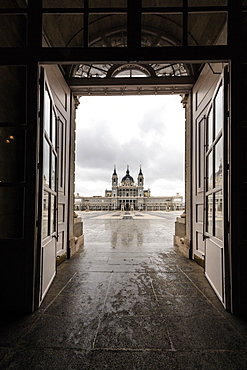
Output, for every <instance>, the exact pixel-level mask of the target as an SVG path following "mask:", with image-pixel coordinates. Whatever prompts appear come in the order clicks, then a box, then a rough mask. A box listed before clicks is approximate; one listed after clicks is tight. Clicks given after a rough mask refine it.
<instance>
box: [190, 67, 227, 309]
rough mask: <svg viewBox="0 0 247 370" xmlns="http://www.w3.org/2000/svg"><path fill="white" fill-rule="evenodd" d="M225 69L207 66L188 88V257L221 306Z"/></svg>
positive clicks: (224, 251)
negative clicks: (190, 102)
mask: <svg viewBox="0 0 247 370" xmlns="http://www.w3.org/2000/svg"><path fill="white" fill-rule="evenodd" d="M226 68H227V67H225V69H224V70H223V71H222V74H221V75H219V74H213V73H212V70H211V71H210V68H209V67H208V66H206V67H205V68H204V71H203V72H202V76H203V78H202V81H200V79H201V78H200V77H199V79H198V81H197V83H196V85H195V87H194V89H193V96H194V105H193V116H194V126H193V159H192V165H193V179H192V196H193V198H192V199H193V215H192V217H193V219H192V225H193V226H192V230H193V232H192V235H193V240H192V245H193V250H192V254H193V258H194V259H197V258H199V259H201V260H202V261H204V266H205V276H206V277H207V279H208V280H209V282H210V284H211V285H212V287H213V289H214V290H215V292H216V294H217V295H218V297H219V299H220V300H221V302H222V304H223V305H224V306H225V307H226V306H227V303H226V302H228V291H227V287H226V285H227V284H225V281H226V277H225V266H226V264H227V263H228V260H227V255H228V254H227V239H228V235H227V232H228V230H226V225H227V220H228V212H227V204H228V198H227V187H228V185H227V167H228V166H227V164H228V162H227V161H228V159H227V157H228V155H227V153H228V150H227V143H228V142H227V127H226V126H227V122H228V119H227V117H228V114H227V111H228V103H227V89H228V85H227V84H228V81H227V80H228V79H227V69H226ZM205 76H207V81H208V84H207V86H208V87H209V90H208V91H205V89H204V91H203V93H204V95H203V94H202V91H201V88H202V87H201V86H202V82H203V81H205ZM204 88H205V86H204ZM199 97H200V101H198V98H199ZM202 210H203V212H202ZM202 216H203V217H202ZM201 263H202V262H201ZM202 264H203V263H202Z"/></svg>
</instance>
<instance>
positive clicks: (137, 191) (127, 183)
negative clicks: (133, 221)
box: [105, 166, 150, 211]
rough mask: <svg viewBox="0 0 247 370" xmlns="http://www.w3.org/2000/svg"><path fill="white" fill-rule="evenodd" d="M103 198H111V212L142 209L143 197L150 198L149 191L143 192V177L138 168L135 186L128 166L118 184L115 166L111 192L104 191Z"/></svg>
mask: <svg viewBox="0 0 247 370" xmlns="http://www.w3.org/2000/svg"><path fill="white" fill-rule="evenodd" d="M105 197H111V204H112V210H117V209H121V210H122V211H129V210H130V211H134V210H139V211H141V210H143V209H144V197H150V190H149V189H148V190H144V177H143V173H142V169H141V166H140V171H139V174H138V177H137V184H135V181H134V179H133V177H132V176H130V171H129V166H127V170H126V175H125V176H124V177H123V178H122V180H121V183H120V184H119V183H118V175H117V171H116V166H114V172H113V175H112V190H106V191H105Z"/></svg>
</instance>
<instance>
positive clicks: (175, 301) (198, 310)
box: [158, 296, 221, 319]
mask: <svg viewBox="0 0 247 370" xmlns="http://www.w3.org/2000/svg"><path fill="white" fill-rule="evenodd" d="M158 301H159V307H160V312H161V314H162V315H163V316H165V317H167V316H172V317H177V316H178V317H179V316H181V317H194V316H195V317H196V316H200V317H201V318H202V319H203V316H207V315H211V316H218V317H221V314H220V312H219V311H218V310H217V309H216V308H215V307H214V306H212V305H211V304H210V302H209V301H207V300H206V299H205V298H203V297H190V296H169V297H161V296H158Z"/></svg>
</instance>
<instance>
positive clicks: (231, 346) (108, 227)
mask: <svg viewBox="0 0 247 370" xmlns="http://www.w3.org/2000/svg"><path fill="white" fill-rule="evenodd" d="M78 213H80V212H78ZM180 213H181V212H142V213H140V212H129V213H124V214H123V213H120V212H115V213H114V212H88V213H86V212H81V213H80V215H82V217H83V221H84V235H85V245H84V247H83V248H82V250H81V251H80V252H79V253H78V254H77V255H76V256H74V257H73V258H71V259H70V260H69V261H68V260H67V261H65V262H63V263H62V264H61V265H60V266H59V267H58V271H57V277H56V278H55V281H54V282H53V284H52V286H51V288H50V290H49V292H48V294H47V296H46V298H45V301H44V302H43V304H42V306H41V308H40V309H39V310H38V311H36V312H35V313H33V314H31V315H28V316H25V317H19V318H17V317H16V318H15V320H13V318H11V319H10V318H8V317H2V319H1V324H2V325H1V332H0V356H1V361H0V368H1V369H14V370H17V369H20V370H28V369H32V370H36V369H47V370H49V369H59V370H60V369H61V370H63V369H65V370H69V369H78V370H84V369H85V370H89V369H90V370H97V369H112V370H122V369H124V370H139V369H142V370H149V369H150V370H159V369H162V370H163V369H190V370H192V369H205V370H210V369H217V370H221V369H224V370H231V369H237V370H239V369H245V370H246V369H247V322H246V321H244V320H242V319H240V318H237V317H234V316H232V315H230V314H229V313H227V312H226V311H225V310H224V309H223V307H222V306H221V303H220V302H219V300H218V299H217V297H216V296H215V294H214V292H213V291H212V289H211V287H210V285H209V284H208V282H207V281H206V279H205V277H204V273H203V269H202V268H201V267H200V266H199V265H197V264H196V263H195V262H193V261H191V260H188V259H186V258H184V257H183V256H181V255H180V254H179V252H178V250H177V248H176V247H173V233H174V221H175V217H176V216H178V215H179V214H180Z"/></svg>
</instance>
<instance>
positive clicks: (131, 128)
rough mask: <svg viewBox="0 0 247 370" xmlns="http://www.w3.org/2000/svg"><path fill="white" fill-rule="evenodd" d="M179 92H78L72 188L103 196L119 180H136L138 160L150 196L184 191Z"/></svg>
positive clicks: (183, 122)
mask: <svg viewBox="0 0 247 370" xmlns="http://www.w3.org/2000/svg"><path fill="white" fill-rule="evenodd" d="M180 102H181V97H180V96H178V95H169V96H158V95H156V96H113V97H108V96H102V97H92V96H87V97H82V98H81V99H80V106H79V109H78V110H77V118H76V124H77V130H76V144H77V147H76V182H75V191H76V193H79V194H80V195H83V196H93V195H101V196H104V192H105V189H111V176H112V173H113V167H114V164H116V166H117V174H118V180H119V182H120V181H121V179H122V177H123V176H124V175H125V174H126V167H127V164H128V165H129V168H130V175H131V176H132V177H133V178H134V180H135V181H136V179H137V175H138V173H139V168H140V164H141V166H142V172H143V175H144V188H145V189H148V188H150V189H151V195H152V196H162V195H163V196H166V195H175V194H176V193H177V192H178V193H180V194H181V195H184V135H185V132H184V131H185V130H184V127H185V119H184V109H183V107H182V104H181V103H180Z"/></svg>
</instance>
